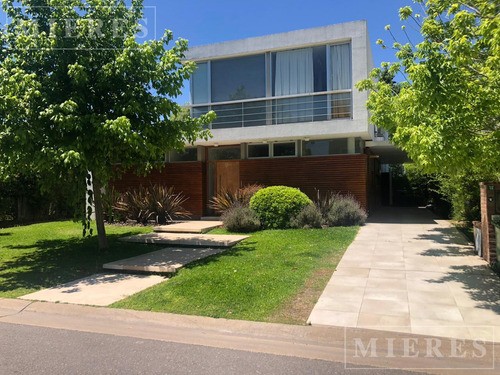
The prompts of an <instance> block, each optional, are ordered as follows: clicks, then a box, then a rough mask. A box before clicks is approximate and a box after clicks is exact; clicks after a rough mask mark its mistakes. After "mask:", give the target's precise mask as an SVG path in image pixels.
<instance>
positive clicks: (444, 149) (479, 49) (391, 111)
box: [357, 0, 500, 183]
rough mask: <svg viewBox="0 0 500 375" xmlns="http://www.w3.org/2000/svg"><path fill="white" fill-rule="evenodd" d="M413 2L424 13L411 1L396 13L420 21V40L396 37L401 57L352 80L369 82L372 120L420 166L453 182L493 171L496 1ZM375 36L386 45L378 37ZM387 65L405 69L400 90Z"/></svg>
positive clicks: (498, 164) (499, 135)
mask: <svg viewBox="0 0 500 375" xmlns="http://www.w3.org/2000/svg"><path fill="white" fill-rule="evenodd" d="M415 2H416V3H419V4H420V5H421V6H422V9H423V12H424V13H423V16H421V15H419V14H417V13H414V12H413V10H412V8H410V7H404V8H401V9H400V10H399V14H400V18H401V20H403V21H408V22H411V23H412V24H414V25H416V26H417V27H418V29H419V31H420V33H421V35H422V38H423V41H422V42H421V43H419V44H416V45H414V44H412V43H411V41H410V40H409V41H408V43H406V44H405V45H402V44H400V43H398V42H397V41H396V40H395V39H394V44H393V48H395V49H396V50H397V52H396V56H397V58H398V59H399V62H397V63H392V64H391V63H383V64H382V67H381V68H376V69H374V70H373V71H372V72H371V78H370V79H367V80H364V81H362V82H360V83H358V85H357V87H358V88H359V89H361V90H371V92H370V95H369V100H368V104H367V106H368V108H369V109H370V111H371V112H372V117H371V121H372V122H373V123H375V124H376V125H377V126H379V127H382V128H384V129H386V130H388V131H389V132H390V133H391V134H392V141H393V142H394V143H395V144H396V145H398V146H399V147H401V148H402V149H403V150H405V151H406V152H407V153H408V155H409V156H410V158H411V159H412V160H413V161H414V162H415V163H416V165H417V166H418V167H419V168H421V169H422V170H423V171H424V172H427V173H442V174H444V175H446V176H447V178H449V179H455V181H456V182H457V183H459V182H460V179H461V178H462V177H460V176H469V178H470V177H471V176H473V177H474V179H475V180H477V181H478V180H489V179H498V178H499V177H500V125H499V122H500V120H499V119H500V105H499V103H500V16H499V13H500V12H499V11H500V3H498V1H491V0H490V1H488V0H465V1H459V0H428V1H427V2H425V4H424V0H416V1H415ZM405 27H406V26H403V30H405ZM386 29H388V30H389V31H390V26H387V27H386ZM391 35H393V34H392V33H391ZM377 43H378V44H381V45H382V46H383V47H385V45H384V42H383V41H381V40H379V41H377ZM384 68H385V70H388V72H389V73H392V74H398V73H399V74H402V75H403V76H404V77H405V79H406V81H405V82H403V83H402V84H401V85H400V90H399V92H395V91H394V90H393V87H392V85H391V84H390V82H388V81H387V76H386V74H387V73H385V76H384Z"/></svg>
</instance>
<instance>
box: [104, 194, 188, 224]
mask: <svg viewBox="0 0 500 375" xmlns="http://www.w3.org/2000/svg"><path fill="white" fill-rule="evenodd" d="M186 200H187V198H186V197H185V196H184V195H182V193H175V192H174V188H173V187H172V186H171V187H165V186H161V185H152V186H150V187H149V188H144V187H143V186H139V188H138V189H133V190H129V191H127V192H125V193H124V194H123V195H122V197H121V199H120V200H119V201H118V202H117V203H116V205H115V206H114V209H115V210H116V211H118V212H119V213H121V214H122V215H124V216H125V217H126V218H127V219H130V220H135V221H137V222H138V223H141V224H146V223H147V222H148V220H151V219H154V220H155V221H156V223H158V224H167V223H168V222H171V221H173V220H174V219H175V218H188V217H190V216H191V214H190V213H189V211H187V210H185V209H184V208H183V207H182V204H183V203H184V202H185V201H186Z"/></svg>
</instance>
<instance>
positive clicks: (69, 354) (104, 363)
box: [0, 323, 415, 375]
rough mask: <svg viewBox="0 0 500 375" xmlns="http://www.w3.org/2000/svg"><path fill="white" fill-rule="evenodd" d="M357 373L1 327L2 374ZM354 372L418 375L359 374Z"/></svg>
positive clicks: (332, 365)
mask: <svg viewBox="0 0 500 375" xmlns="http://www.w3.org/2000/svg"><path fill="white" fill-rule="evenodd" d="M344 373H345V374H353V371H352V370H346V369H345V368H344V364H343V363H338V362H329V361H322V360H312V359H305V358H297V357H289V356H281V355H271V354H263V353H254V352H248V351H242V350H231V349H219V348H215V347H209V346H199V345H188V344H180V343H171V342H164V341H156V340H144V339H137V338H133V337H123V336H114V335H107V334H100V333H88V332H80V331H73V330H63V329H53V328H44V327H36V326H28V325H20V324H8V323H0V374H1V375H4V374H8V375H10V374H37V375H41V374H51V375H56V374H218V375H219V374H231V375H234V374H237V375H245V374H287V375H288V374H344ZM354 373H356V374H415V373H413V372H405V371H388V370H377V369H374V370H356V371H354Z"/></svg>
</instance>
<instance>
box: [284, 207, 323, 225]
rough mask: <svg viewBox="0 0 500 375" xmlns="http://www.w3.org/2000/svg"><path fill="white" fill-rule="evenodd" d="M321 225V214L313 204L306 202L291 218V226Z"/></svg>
mask: <svg viewBox="0 0 500 375" xmlns="http://www.w3.org/2000/svg"><path fill="white" fill-rule="evenodd" d="M322 225H323V215H321V212H320V210H319V208H318V207H317V206H316V205H315V204H308V205H307V206H305V207H304V208H303V209H302V211H300V212H299V214H298V215H297V216H295V217H294V218H292V220H291V226H292V228H304V229H309V228H321V226H322Z"/></svg>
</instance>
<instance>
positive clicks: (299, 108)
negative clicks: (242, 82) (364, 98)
mask: <svg viewBox="0 0 500 375" xmlns="http://www.w3.org/2000/svg"><path fill="white" fill-rule="evenodd" d="M209 110H213V111H215V113H216V114H217V119H216V120H215V121H214V122H213V123H212V124H211V127H210V128H211V129H226V128H240V127H250V126H262V125H278V124H291V123H298V122H317V121H326V120H332V119H346V118H347V119H350V118H352V94H351V92H350V91H349V92H336V93H326V94H325V93H321V94H311V95H304V96H293V97H282V98H275V99H274V98H269V99H264V100H247V101H240V102H236V103H234V102H230V103H224V104H213V105H211V106H207V105H202V106H192V107H191V111H192V113H191V115H192V116H193V117H197V116H200V115H201V114H203V113H206V112H208V111H209Z"/></svg>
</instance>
